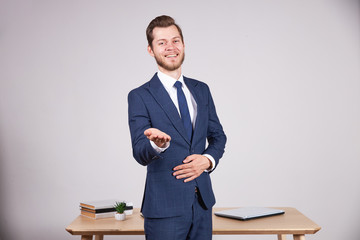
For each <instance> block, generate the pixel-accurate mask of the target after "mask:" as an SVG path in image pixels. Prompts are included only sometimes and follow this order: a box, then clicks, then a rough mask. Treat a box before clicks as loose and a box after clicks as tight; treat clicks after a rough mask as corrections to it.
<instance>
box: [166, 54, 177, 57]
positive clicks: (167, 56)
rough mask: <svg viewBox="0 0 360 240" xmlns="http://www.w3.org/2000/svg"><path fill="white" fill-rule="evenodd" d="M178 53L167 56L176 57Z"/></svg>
mask: <svg viewBox="0 0 360 240" xmlns="http://www.w3.org/2000/svg"><path fill="white" fill-rule="evenodd" d="M176 56H177V55H176V54H174V55H167V56H166V57H176Z"/></svg>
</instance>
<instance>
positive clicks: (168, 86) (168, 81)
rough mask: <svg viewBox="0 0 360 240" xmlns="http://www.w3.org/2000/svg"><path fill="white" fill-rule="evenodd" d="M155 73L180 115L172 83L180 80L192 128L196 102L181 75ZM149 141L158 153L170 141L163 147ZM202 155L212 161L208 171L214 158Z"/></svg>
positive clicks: (168, 144)
mask: <svg viewBox="0 0 360 240" xmlns="http://www.w3.org/2000/svg"><path fill="white" fill-rule="evenodd" d="M157 74H158V77H159V79H160V81H161V83H162V85H163V86H164V88H165V90H166V91H167V92H168V93H169V96H170V98H171V100H172V101H173V103H174V105H175V107H176V108H177V110H178V112H179V115H180V116H181V114H180V109H179V102H178V99H177V89H176V87H175V86H174V84H175V82H176V81H180V82H181V83H182V90H183V92H184V95H185V98H186V102H187V105H188V108H189V113H190V119H191V123H192V126H193V129H194V128H195V122H196V116H197V104H196V101H195V99H194V97H193V96H192V94H191V93H190V91H189V89H188V87H187V86H186V84H185V82H184V77H183V75H182V74H181V76H180V77H179V79H178V80H176V79H175V78H172V77H170V76H168V75H166V74H165V73H163V72H161V71H158V73H157ZM150 143H151V146H152V147H153V148H154V149H155V150H156V151H157V152H158V153H160V152H163V151H165V150H166V149H167V148H168V147H169V146H170V142H168V143H167V144H166V145H165V147H164V148H160V147H158V146H157V145H156V144H155V143H154V142H153V141H150ZM204 156H205V157H207V158H208V159H210V161H211V162H212V168H211V169H210V171H212V170H213V169H214V168H215V159H214V158H213V157H212V156H211V155H209V154H204ZM205 171H206V170H205Z"/></svg>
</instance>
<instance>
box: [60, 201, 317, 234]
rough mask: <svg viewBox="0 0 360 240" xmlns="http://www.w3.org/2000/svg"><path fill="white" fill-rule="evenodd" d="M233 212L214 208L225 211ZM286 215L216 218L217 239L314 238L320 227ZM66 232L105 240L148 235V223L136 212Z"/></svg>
mask: <svg viewBox="0 0 360 240" xmlns="http://www.w3.org/2000/svg"><path fill="white" fill-rule="evenodd" d="M225 209H229V208H214V209H213V210H214V211H215V212H216V211H219V210H225ZM279 209H283V210H285V214H282V215H277V216H271V217H265V218H258V219H253V220H248V221H241V220H236V219H229V218H223V217H218V216H215V215H213V234H214V235H240V234H244V235H247V234H255V235H259V234H261V235H276V236H277V238H278V240H285V239H286V235H293V238H294V240H305V234H314V233H316V232H317V231H319V230H320V226H318V225H317V224H316V223H314V222H313V221H312V220H310V219H309V218H307V217H305V216H304V215H303V214H302V213H300V212H299V211H298V210H296V209H295V208H288V207H280V208H279ZM66 231H68V232H69V233H71V234H72V235H81V239H82V240H90V239H93V236H95V240H103V238H104V235H144V219H143V218H142V217H141V216H140V213H139V209H134V213H133V215H130V216H126V220H125V221H117V220H115V218H104V219H97V220H94V219H91V218H87V217H84V216H78V217H77V218H76V219H75V220H74V221H73V222H72V223H71V224H70V225H69V226H68V227H67V228H66Z"/></svg>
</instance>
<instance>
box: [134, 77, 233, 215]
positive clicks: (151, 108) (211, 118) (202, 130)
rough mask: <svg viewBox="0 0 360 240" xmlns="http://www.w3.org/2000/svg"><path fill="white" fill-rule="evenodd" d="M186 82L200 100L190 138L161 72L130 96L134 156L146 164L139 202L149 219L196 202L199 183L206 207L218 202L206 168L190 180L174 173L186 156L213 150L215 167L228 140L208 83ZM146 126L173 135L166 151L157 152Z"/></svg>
mask: <svg viewBox="0 0 360 240" xmlns="http://www.w3.org/2000/svg"><path fill="white" fill-rule="evenodd" d="M184 82H185V84H186V86H187V87H188V89H189V90H190V92H191V94H192V95H193V97H194V99H195V101H196V103H197V118H196V122H195V128H194V130H193V138H192V141H191V142H189V140H188V137H187V136H186V133H185V130H184V126H183V123H182V121H181V118H180V116H179V113H178V110H177V109H176V107H175V105H174V103H173V102H172V100H171V98H170V96H169V94H168V93H167V91H166V90H165V88H164V87H163V85H162V83H161V81H160V80H159V78H158V77H157V74H155V75H154V77H153V78H152V79H151V80H150V81H149V82H147V83H145V84H144V85H142V86H140V87H138V88H136V89H134V90H132V91H131V92H130V93H129V95H128V104H129V126H130V133H131V141H132V148H133V156H134V158H135V159H136V161H137V162H138V163H140V164H141V165H144V166H147V176H146V184H145V192H144V198H143V203H142V207H141V211H142V213H143V215H144V216H145V217H146V218H166V217H174V216H181V215H182V214H183V213H184V212H185V211H186V210H187V209H190V208H191V206H192V204H193V202H194V189H195V186H196V187H197V188H198V191H199V192H200V195H201V198H202V200H203V203H204V208H205V209H211V208H212V206H213V205H214V204H215V197H214V193H213V190H212V186H211V180H210V176H209V173H208V172H203V173H202V174H201V175H200V176H199V177H198V178H196V179H195V180H193V181H190V182H187V183H184V181H183V180H184V179H176V178H175V177H174V176H173V175H172V174H173V172H174V171H173V168H174V167H175V166H178V165H181V164H183V162H182V161H183V160H184V159H185V158H186V157H187V156H189V155H192V154H209V155H211V156H212V157H213V158H214V159H215V162H216V166H217V165H218V164H219V159H220V158H221V157H222V155H223V153H224V148H225V143H226V136H225V134H224V132H223V129H222V126H221V124H220V122H219V119H218V117H217V114H216V110H215V106H214V102H213V99H212V97H211V93H210V90H209V88H208V86H207V85H206V84H205V83H203V82H200V81H197V80H194V79H190V78H186V77H184ZM148 128H157V129H159V130H160V131H163V132H165V133H166V134H168V135H170V136H171V142H170V147H169V148H168V149H167V150H166V151H165V152H162V153H157V152H156V151H155V150H154V149H153V147H152V146H151V144H150V142H149V140H148V139H147V138H146V136H145V135H144V131H145V130H146V129H148ZM206 140H207V141H208V145H207V143H206Z"/></svg>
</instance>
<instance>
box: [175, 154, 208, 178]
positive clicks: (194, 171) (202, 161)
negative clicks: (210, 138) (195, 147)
mask: <svg viewBox="0 0 360 240" xmlns="http://www.w3.org/2000/svg"><path fill="white" fill-rule="evenodd" d="M183 163H184V164H181V165H179V166H176V167H175V168H174V171H175V172H174V173H173V175H174V176H176V179H182V178H186V179H185V180H184V182H190V181H192V180H194V179H195V178H197V177H199V176H200V175H201V174H202V173H203V172H204V171H205V170H206V169H209V168H210V166H211V161H210V160H209V159H208V158H207V157H205V156H203V155H199V154H193V155H190V156H188V157H187V158H185V160H184V161H183Z"/></svg>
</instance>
